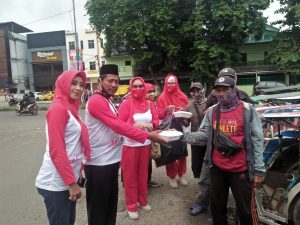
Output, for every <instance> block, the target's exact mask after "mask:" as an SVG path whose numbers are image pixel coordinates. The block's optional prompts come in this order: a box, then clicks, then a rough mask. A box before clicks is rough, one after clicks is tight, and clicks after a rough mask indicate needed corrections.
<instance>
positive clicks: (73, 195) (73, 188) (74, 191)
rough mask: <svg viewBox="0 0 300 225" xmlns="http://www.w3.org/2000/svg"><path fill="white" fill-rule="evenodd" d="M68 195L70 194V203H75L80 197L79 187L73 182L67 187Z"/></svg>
mask: <svg viewBox="0 0 300 225" xmlns="http://www.w3.org/2000/svg"><path fill="white" fill-rule="evenodd" d="M69 193H70V196H69V199H70V200H71V201H76V200H77V199H79V198H80V197H81V190H80V187H79V185H78V184H77V183H76V182H74V183H73V184H71V185H70V186H69Z"/></svg>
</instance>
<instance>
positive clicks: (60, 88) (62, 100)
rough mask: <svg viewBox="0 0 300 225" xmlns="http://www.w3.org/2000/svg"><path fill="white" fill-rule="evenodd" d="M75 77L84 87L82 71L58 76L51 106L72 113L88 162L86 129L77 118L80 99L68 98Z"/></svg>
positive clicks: (72, 71)
mask: <svg viewBox="0 0 300 225" xmlns="http://www.w3.org/2000/svg"><path fill="white" fill-rule="evenodd" d="M76 76H80V77H81V78H82V80H83V82H84V85H85V84H86V75H85V73H84V72H82V71H77V70H66V71H64V72H63V73H62V74H60V75H59V77H58V78H57V80H56V82H55V91H54V99H53V101H52V103H51V105H55V104H62V105H63V106H64V107H65V108H66V109H67V110H69V111H70V112H71V113H72V115H73V116H74V117H75V118H76V120H77V121H78V122H79V124H80V126H81V143H82V147H83V149H84V150H83V152H84V155H85V157H86V159H87V160H89V159H90V153H91V148H90V142H89V134H88V129H87V127H86V125H85V124H84V123H83V122H82V121H81V119H80V118H79V116H78V110H79V106H80V98H79V99H77V100H73V99H71V98H70V88H71V85H72V81H73V80H74V78H75V77H76Z"/></svg>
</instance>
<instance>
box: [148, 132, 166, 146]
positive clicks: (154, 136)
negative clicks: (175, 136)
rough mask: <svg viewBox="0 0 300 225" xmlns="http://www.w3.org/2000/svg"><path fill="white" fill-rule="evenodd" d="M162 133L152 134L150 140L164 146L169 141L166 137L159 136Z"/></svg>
mask: <svg viewBox="0 0 300 225" xmlns="http://www.w3.org/2000/svg"><path fill="white" fill-rule="evenodd" d="M160 132H161V131H160V130H156V131H152V132H150V133H149V137H148V139H149V140H151V141H153V142H158V143H162V144H166V143H168V139H167V138H166V137H163V136H160V135H159V133H160Z"/></svg>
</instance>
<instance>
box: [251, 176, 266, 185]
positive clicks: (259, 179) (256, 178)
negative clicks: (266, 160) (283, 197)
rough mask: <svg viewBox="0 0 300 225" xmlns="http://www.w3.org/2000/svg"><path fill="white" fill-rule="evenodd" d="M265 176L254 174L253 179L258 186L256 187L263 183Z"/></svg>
mask: <svg viewBox="0 0 300 225" xmlns="http://www.w3.org/2000/svg"><path fill="white" fill-rule="evenodd" d="M264 179H265V177H264V176H258V175H255V176H254V180H253V187H254V188H256V187H259V186H261V185H262V183H263V181H264Z"/></svg>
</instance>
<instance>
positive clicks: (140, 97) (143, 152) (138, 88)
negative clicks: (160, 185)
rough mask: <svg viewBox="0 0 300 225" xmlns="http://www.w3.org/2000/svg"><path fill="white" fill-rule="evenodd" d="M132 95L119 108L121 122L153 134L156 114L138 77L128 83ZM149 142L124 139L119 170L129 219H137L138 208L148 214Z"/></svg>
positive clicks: (155, 125) (149, 208)
mask: <svg viewBox="0 0 300 225" xmlns="http://www.w3.org/2000/svg"><path fill="white" fill-rule="evenodd" d="M130 93H131V96H130V97H129V98H127V99H125V100H124V101H123V102H122V104H121V105H120V107H119V116H120V119H121V120H123V121H126V122H128V123H130V124H133V126H134V127H136V128H140V129H143V130H147V131H149V132H150V131H152V130H154V129H156V128H157V127H158V115H157V113H156V109H155V106H154V103H153V102H152V101H150V100H146V99H145V82H144V80H143V78H141V77H135V78H133V79H132V80H131V81H130ZM150 146H151V141H150V140H148V139H147V140H146V141H145V142H144V143H139V142H136V141H134V140H132V139H129V138H125V142H124V145H123V149H122V158H121V168H122V172H123V181H124V191H125V203H126V208H127V212H128V216H129V218H131V219H138V218H139V214H138V211H137V207H138V205H139V206H140V207H141V209H142V210H144V211H150V210H151V206H150V205H149V204H148V201H147V192H148V187H147V183H148V182H147V181H148V163H149V160H150Z"/></svg>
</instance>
